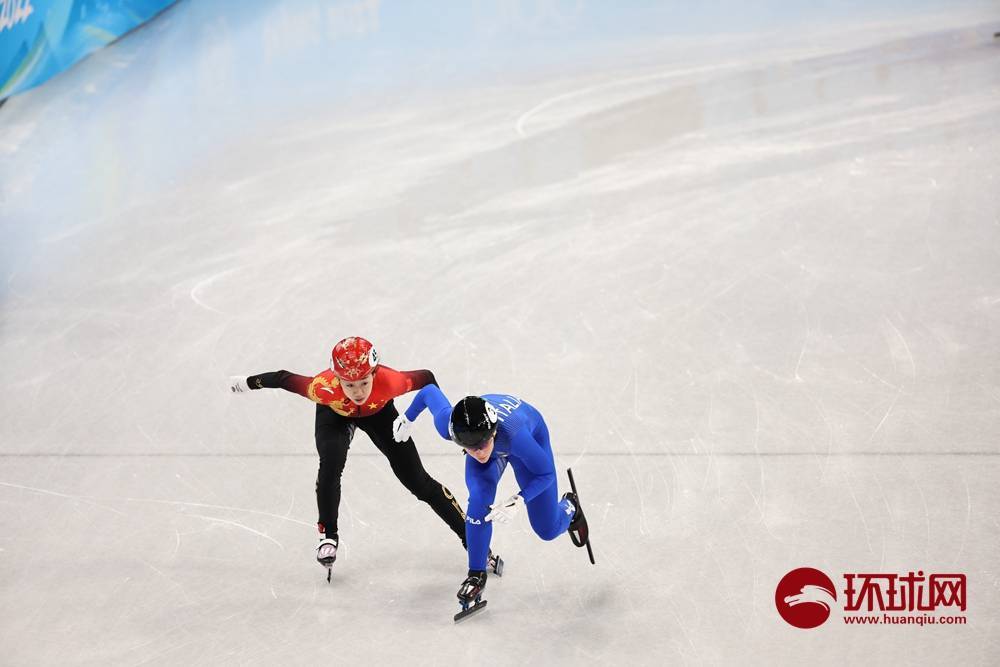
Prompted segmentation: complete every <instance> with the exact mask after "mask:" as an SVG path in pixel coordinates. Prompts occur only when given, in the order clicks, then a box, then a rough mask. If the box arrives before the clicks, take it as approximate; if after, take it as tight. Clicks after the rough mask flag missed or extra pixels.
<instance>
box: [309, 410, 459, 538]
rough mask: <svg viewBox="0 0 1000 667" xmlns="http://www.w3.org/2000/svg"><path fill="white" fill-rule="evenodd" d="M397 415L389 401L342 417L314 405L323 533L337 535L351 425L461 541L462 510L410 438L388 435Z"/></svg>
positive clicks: (318, 491) (318, 497) (317, 484)
mask: <svg viewBox="0 0 1000 667" xmlns="http://www.w3.org/2000/svg"><path fill="white" fill-rule="evenodd" d="M398 415H399V413H398V412H397V411H396V406H395V405H393V402H392V401H389V402H388V403H386V405H385V407H384V408H382V409H381V410H379V411H378V412H377V413H375V414H374V415H371V416H370V417H343V416H341V415H338V414H337V413H336V412H334V411H333V410H331V409H330V407H329V406H326V405H317V406H316V451H317V452H319V475H317V477H316V505H317V506H318V508H319V523H320V530H322V531H325V532H326V536H327V537H333V536H334V535H336V534H337V516H338V512H339V508H340V476H341V474H342V473H343V472H344V464H346V463H347V450H348V449H350V447H351V439H352V438H353V437H354V429H355V428H360V429H361V430H362V431H364V432H365V433H366V434H367V435H368V437H369V438H371V440H372V442H373V443H374V444H375V446H376V447H377V448H378V450H379V451H380V452H382V454H383V455H384V456H385V457H386V458H387V459H389V467H391V468H392V472H393V473H394V474H395V475H396V478H397V479H398V480H399V481H400V482H402V484H403V486H405V487H406V488H407V489H409V491H410V493H412V494H413V495H415V496H416V497H417V498H418V499H420V500H422V501H423V502H425V503H427V504H428V505H430V506H431V509H432V510H434V513H435V514H437V515H438V516H439V517H441V520H442V521H444V522H445V523H446V524H448V527H449V528H451V530H452V532H454V533H455V534H456V535H458V537H459V539H461V540H462V544H465V512H463V511H462V507H461V506H460V505H459V504H458V502H457V501H456V500H455V497H454V496H453V495H452V494H451V491H449V490H448V489H447V488H446V487H445V486H444V485H442V484H440V483H439V482H437V481H436V480H435V479H434V478H433V477H431V476H430V475H428V474H427V471H426V470H424V466H423V464H422V463H421V462H420V455H419V454H418V453H417V447H416V445H414V444H413V440H412V438H411V439H409V440H407V441H406V442H396V441H395V440H393V439H392V423H393V421H395V419H396V417H397V416H398Z"/></svg>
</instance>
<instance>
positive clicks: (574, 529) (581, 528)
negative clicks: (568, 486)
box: [562, 491, 590, 547]
mask: <svg viewBox="0 0 1000 667" xmlns="http://www.w3.org/2000/svg"><path fill="white" fill-rule="evenodd" d="M562 499H563V500H568V501H569V502H570V503H571V504H572V505H573V519H572V520H571V521H570V522H569V527H568V528H567V529H566V532H567V533H569V538H570V539H571V540H573V544H574V546H578V547H582V546H586V544H587V538H588V537H590V530H589V529H588V527H587V517H585V516H584V515H583V508H582V507H580V499H579V498H577V497H576V494H575V493H573V492H572V491H569V492H567V493H564V494H563V497H562Z"/></svg>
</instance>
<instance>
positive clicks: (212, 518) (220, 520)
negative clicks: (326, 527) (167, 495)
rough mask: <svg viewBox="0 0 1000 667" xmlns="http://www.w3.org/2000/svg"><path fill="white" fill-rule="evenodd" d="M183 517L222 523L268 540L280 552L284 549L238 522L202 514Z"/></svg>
mask: <svg viewBox="0 0 1000 667" xmlns="http://www.w3.org/2000/svg"><path fill="white" fill-rule="evenodd" d="M184 516H191V517H195V518H196V519H205V520H206V521H214V522H215V523H222V524H225V525H227V526H235V527H236V528H242V529H243V530H245V531H247V532H249V533H253V534H254V535H258V536H260V537H263V538H264V539H266V540H270V541H272V542H274V543H275V544H277V545H278V548H279V549H281V550H282V551H284V550H285V547H284V545H282V544H281V542H279V541H278V540H276V539H274V538H273V537H271V536H270V535H268V534H267V533H262V532H260V531H259V530H254V529H253V528H251V527H250V526H247V525H244V524H242V523H240V522H238V521H229V520H228V519H220V518H218V517H214V516H206V515H204V514H185V515H184Z"/></svg>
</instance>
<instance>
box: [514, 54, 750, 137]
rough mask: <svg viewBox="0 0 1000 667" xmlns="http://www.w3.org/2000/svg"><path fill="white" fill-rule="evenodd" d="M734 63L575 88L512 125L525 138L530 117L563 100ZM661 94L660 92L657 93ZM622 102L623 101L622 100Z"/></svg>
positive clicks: (727, 67)
mask: <svg viewBox="0 0 1000 667" xmlns="http://www.w3.org/2000/svg"><path fill="white" fill-rule="evenodd" d="M736 66H737V65H736V64H735V63H722V64H720V65H705V66H703V67H690V68H688V69H682V70H677V69H672V70H668V71H666V72H657V73H656V74H644V75H642V76H634V77H631V78H628V79H615V80H614V81H607V82H605V83H598V84H595V85H592V86H586V87H584V88H577V89H576V90H571V91H569V92H568V93H561V94H559V95H556V96H554V97H550V98H548V99H546V100H544V101H542V102H540V103H539V104H536V105H535V106H533V107H532V108H530V109H528V110H527V111H525V112H524V113H523V114H521V116H520V117H519V118H518V119H517V123H515V124H514V130H515V131H516V132H517V134H518V136H519V137H527V136H528V134H527V132H525V130H524V126H525V125H527V123H528V121H529V120H530V119H531V117H532V116H535V115H537V114H539V113H540V112H542V111H545V110H546V109H548V108H549V107H551V106H553V105H555V104H558V103H560V102H563V101H565V100H571V99H574V98H577V97H586V96H587V95H590V94H591V93H594V92H597V91H602V90H607V89H609V88H620V87H624V86H629V85H632V84H635V83H647V82H650V81H658V80H660V79H673V78H677V77H680V76H683V75H685V74H700V73H703V72H710V71H713V70H725V69H731V68H733V67H736ZM658 92H662V91H658ZM623 101H624V100H623Z"/></svg>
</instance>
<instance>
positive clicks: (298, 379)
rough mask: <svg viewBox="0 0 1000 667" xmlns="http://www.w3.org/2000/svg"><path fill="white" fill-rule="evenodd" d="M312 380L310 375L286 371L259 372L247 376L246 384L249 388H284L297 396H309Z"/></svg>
mask: <svg viewBox="0 0 1000 667" xmlns="http://www.w3.org/2000/svg"><path fill="white" fill-rule="evenodd" d="M312 381H313V376H311V375H297V374H295V373H289V372H288V371H274V372H271V373H260V374H258V375H251V376H249V377H247V380H246V382H247V386H248V387H249V388H250V389H251V390H254V389H284V390H285V391H290V392H292V393H294V394H298V395H299V396H305V397H306V398H310V397H309V384H310V383H311V382H312Z"/></svg>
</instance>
